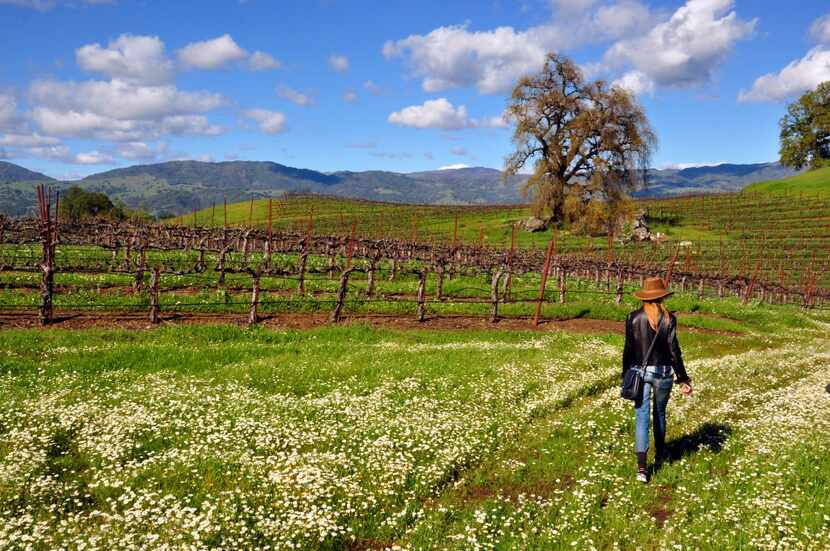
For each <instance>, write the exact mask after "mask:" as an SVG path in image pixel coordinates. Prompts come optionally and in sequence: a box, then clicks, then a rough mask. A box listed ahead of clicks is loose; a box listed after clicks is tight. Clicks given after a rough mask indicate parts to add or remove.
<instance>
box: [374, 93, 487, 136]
mask: <svg viewBox="0 0 830 551" xmlns="http://www.w3.org/2000/svg"><path fill="white" fill-rule="evenodd" d="M387 120H388V121H389V122H390V123H392V124H395V125H398V126H408V127H410V128H441V129H444V130H459V129H461V128H467V127H468V126H469V124H470V121H469V119H468V118H467V108H466V107H465V106H463V105H459V106H458V107H457V108H456V107H454V106H453V104H452V103H450V102H449V101H448V100H447V99H446V98H438V99H434V100H427V101H425V102H424V103H423V105H411V106H409V107H404V108H403V109H401V110H400V111H395V112H394V113H391V114H390V115H389V118H388V119H387Z"/></svg>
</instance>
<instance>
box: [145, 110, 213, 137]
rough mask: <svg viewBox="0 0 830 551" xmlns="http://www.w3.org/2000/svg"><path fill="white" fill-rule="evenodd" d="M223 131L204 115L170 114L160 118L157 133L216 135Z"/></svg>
mask: <svg viewBox="0 0 830 551" xmlns="http://www.w3.org/2000/svg"><path fill="white" fill-rule="evenodd" d="M224 131H225V129H224V128H223V127H222V126H220V125H217V124H211V123H210V121H208V118H207V117H205V116H204V115H170V116H167V117H164V118H163V119H161V125H160V132H159V133H158V134H157V135H159V134H160V135H163V134H175V135H177V136H218V135H219V134H221V133H223V132H224Z"/></svg>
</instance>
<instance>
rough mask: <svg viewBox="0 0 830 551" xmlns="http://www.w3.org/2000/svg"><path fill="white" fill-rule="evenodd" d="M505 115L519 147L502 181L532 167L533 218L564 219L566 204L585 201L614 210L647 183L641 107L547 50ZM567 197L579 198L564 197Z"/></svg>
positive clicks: (647, 132) (646, 128)
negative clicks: (542, 62) (629, 194)
mask: <svg viewBox="0 0 830 551" xmlns="http://www.w3.org/2000/svg"><path fill="white" fill-rule="evenodd" d="M507 112H508V116H509V118H511V119H512V120H513V121H514V122H515V124H516V129H515V131H514V133H513V143H514V144H515V146H516V151H515V152H514V153H513V154H511V155H510V156H509V157H507V159H506V160H505V178H506V177H508V176H511V175H515V174H517V173H518V172H519V171H520V170H521V169H522V168H524V167H525V166H527V165H531V166H532V169H533V172H532V174H531V176H530V178H529V179H528V180H527V183H526V184H525V186H524V189H523V192H524V193H525V194H527V193H529V192H530V193H532V198H533V206H534V209H533V210H534V214H535V215H536V216H538V217H540V218H543V219H546V220H552V221H554V222H555V223H560V222H563V221H564V220H565V218H566V216H565V207H566V204H567V205H569V206H578V205H581V206H580V208H585V205H584V204H583V203H584V201H583V200H582V198H585V199H586V200H587V201H588V202H590V201H595V200H599V201H602V202H604V203H605V205H606V209H607V210H608V212H609V213H610V214H613V213H614V212H615V211H617V210H618V209H617V208H616V205H617V204H619V203H621V202H623V201H624V200H625V198H626V197H627V195H628V192H629V191H633V190H635V189H637V188H638V187H641V186H643V185H645V184H646V178H647V171H648V167H649V161H650V159H651V153H652V151H653V150H654V147H655V146H656V143H657V139H656V137H655V135H654V132H653V131H652V129H651V126H650V125H649V123H648V119H647V118H646V115H645V113H644V111H643V109H642V108H641V107H640V106H639V105H638V103H637V101H636V100H635V98H634V97H633V96H632V95H631V93H629V92H628V91H626V90H623V89H622V88H619V87H615V86H608V85H607V84H606V83H605V82H604V81H601V80H597V81H591V82H587V81H586V80H585V78H584V76H583V74H582V71H581V70H580V69H579V67H577V66H576V64H574V63H573V62H572V61H571V60H569V59H567V58H565V57H561V56H559V55H556V54H548V56H547V59H546V61H545V65H544V67H543V69H542V71H541V72H540V73H538V74H536V75H531V76H527V77H524V78H522V79H521V80H520V81H519V82H518V84H517V85H516V87H515V88H514V90H513V94H512V96H511V100H510V105H509V106H508V109H507ZM572 195H576V197H577V198H578V199H579V200H575V199H571V200H570V201H567V199H568V197H569V196H572ZM591 210H592V211H594V210H595V209H591Z"/></svg>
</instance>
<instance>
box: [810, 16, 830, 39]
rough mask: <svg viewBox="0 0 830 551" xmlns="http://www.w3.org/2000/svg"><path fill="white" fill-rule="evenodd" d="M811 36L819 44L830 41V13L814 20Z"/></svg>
mask: <svg viewBox="0 0 830 551" xmlns="http://www.w3.org/2000/svg"><path fill="white" fill-rule="evenodd" d="M810 36H812V37H813V38H814V39H815V41H816V42H818V43H819V44H828V43H830V13H828V14H827V15H825V16H824V17H819V18H818V19H816V20H815V21H813V24H812V25H810Z"/></svg>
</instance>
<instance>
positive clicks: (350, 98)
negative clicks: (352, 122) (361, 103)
mask: <svg viewBox="0 0 830 551" xmlns="http://www.w3.org/2000/svg"><path fill="white" fill-rule="evenodd" d="M343 101H345V102H347V103H352V102H355V101H357V93H356V92H355V91H354V90H346V91H345V92H343Z"/></svg>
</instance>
